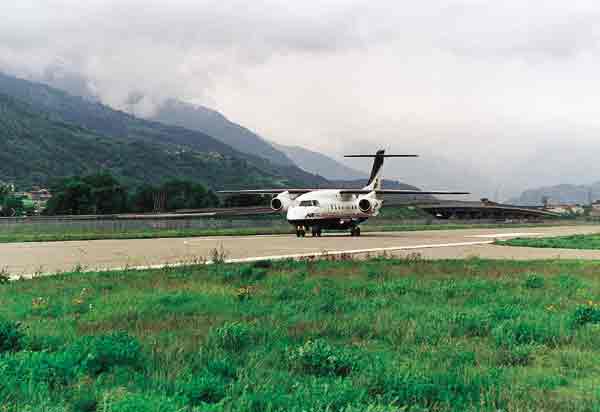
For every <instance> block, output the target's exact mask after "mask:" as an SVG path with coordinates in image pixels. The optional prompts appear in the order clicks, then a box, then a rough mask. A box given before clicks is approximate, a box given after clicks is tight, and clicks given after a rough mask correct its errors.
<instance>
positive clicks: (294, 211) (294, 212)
mask: <svg viewBox="0 0 600 412" xmlns="http://www.w3.org/2000/svg"><path fill="white" fill-rule="evenodd" d="M299 212H300V210H298V208H297V207H290V208H289V209H288V212H287V220H298V219H300V218H301V216H300V213H299Z"/></svg>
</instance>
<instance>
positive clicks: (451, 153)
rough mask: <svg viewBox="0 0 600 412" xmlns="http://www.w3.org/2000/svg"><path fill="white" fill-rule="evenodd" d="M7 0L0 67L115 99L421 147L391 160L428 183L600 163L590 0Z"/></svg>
mask: <svg viewBox="0 0 600 412" xmlns="http://www.w3.org/2000/svg"><path fill="white" fill-rule="evenodd" d="M5 3H7V4H3V5H2V23H1V24H0V70H4V71H8V72H10V73H13V74H19V75H21V76H26V77H30V78H36V77H41V76H43V75H44V72H45V71H46V70H47V69H48V68H49V67H56V66H60V67H62V68H63V70H66V71H72V72H73V73H79V74H81V75H83V76H84V77H85V78H86V79H89V82H90V83H89V86H90V87H91V88H93V90H94V92H95V93H97V95H98V96H100V98H101V99H102V100H103V101H104V102H105V103H107V104H110V105H113V106H115V107H118V108H124V107H125V104H126V101H127V99H128V97H129V96H130V95H131V93H132V92H139V93H140V94H143V95H144V96H145V97H144V99H143V100H142V101H141V102H140V105H139V109H138V110H139V111H140V113H144V114H151V113H152V110H153V109H154V108H155V107H156V104H158V103H160V102H161V101H162V100H163V99H165V98H168V97H177V98H180V99H183V100H187V101H192V102H196V103H200V104H204V105H206V106H209V107H212V108H215V109H217V110H219V111H221V112H223V113H224V114H225V115H227V116H228V117H229V118H230V119H232V120H234V121H236V122H238V123H241V124H243V125H245V126H247V127H249V128H251V129H253V130H255V131H256V132H258V133H259V134H261V135H262V136H264V137H266V138H268V139H271V140H274V141H277V142H279V143H284V144H290V143H296V144H300V145H303V146H305V147H307V148H310V149H314V150H321V151H323V152H326V153H328V154H341V153H343V152H347V151H352V152H355V151H360V150H363V151H373V150H375V149H376V148H378V147H380V146H382V147H387V148H388V150H389V151H392V152H399V153H413V152H416V153H422V154H423V159H422V160H416V161H415V162H421V163H420V165H421V166H420V168H421V169H419V168H418V167H413V165H414V163H403V164H402V165H397V166H394V167H389V169H388V170H389V173H390V174H391V176H390V177H395V178H399V179H404V180H406V179H411V181H410V182H409V183H415V184H421V185H424V186H428V187H430V188H434V187H431V186H434V185H435V186H438V187H435V188H439V186H440V185H445V186H448V185H453V187H448V188H449V189H450V188H451V189H472V188H471V187H469V186H470V183H471V182H470V181H464V179H470V180H472V181H473V183H472V185H473V186H474V187H476V191H477V192H478V193H482V194H487V195H493V194H494V193H495V192H497V191H500V192H501V196H508V195H510V194H513V193H515V192H518V191H520V190H522V189H525V188H527V187H533V186H538V185H542V184H555V183H561V182H563V183H589V182H593V181H597V180H600V161H598V160H597V156H596V153H600V134H599V131H600V116H599V115H598V113H599V111H600V75H599V73H600V53H599V47H600V42H599V40H600V2H598V1H568V2H566V1H564V0H560V1H559V0H539V1H533V0H532V1H523V0H503V1H497V0H496V1H478V0H463V1H429V0H421V1H418V2H415V1H398V0H380V1H372V0H371V1H369V0H364V1H362V0H360V1H359V0H357V1H350V0H348V1H342V0H331V1H311V0H304V1H302V2H292V1H260V0H254V1H248V0H244V1H227V0H214V1H202V0H193V1H192V0H190V1H183V0H169V1H165V0H161V1H156V0H118V1H117V0H85V1H81V0H18V1H8V2H5ZM424 167H425V168H429V169H431V168H433V167H439V169H438V170H437V171H438V172H439V175H440V180H439V185H436V183H437V182H436V180H435V175H436V173H435V171H433V172H431V170H429V173H428V174H429V175H431V176H428V177H426V176H425V175H426V173H425V172H424V170H423V168H424ZM476 180H477V181H478V182H477V183H475V181H476ZM485 187H488V188H489V190H488V192H487V193H483V192H484V188H485Z"/></svg>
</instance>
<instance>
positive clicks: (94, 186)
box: [46, 173, 127, 215]
mask: <svg viewBox="0 0 600 412" xmlns="http://www.w3.org/2000/svg"><path fill="white" fill-rule="evenodd" d="M52 193H53V196H52V198H51V199H50V200H49V201H48V204H47V207H46V214H48V215H59V214H68V215H84V214H110V213H122V212H126V211H127V190H126V189H125V188H124V187H123V186H121V184H120V183H119V182H118V181H117V180H116V179H115V178H114V177H113V176H111V175H110V174H106V173H101V174H95V175H90V176H86V177H83V178H81V177H71V178H67V179H63V180H61V181H59V182H58V183H57V184H56V185H55V186H54V187H53V188H52Z"/></svg>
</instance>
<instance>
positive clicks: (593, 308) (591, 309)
mask: <svg viewBox="0 0 600 412" xmlns="http://www.w3.org/2000/svg"><path fill="white" fill-rule="evenodd" d="M573 323H574V324H575V325H576V326H582V325H585V324H587V323H600V304H598V303H596V304H594V303H593V302H589V303H588V304H587V305H579V306H577V308H576V309H575V312H574V313H573Z"/></svg>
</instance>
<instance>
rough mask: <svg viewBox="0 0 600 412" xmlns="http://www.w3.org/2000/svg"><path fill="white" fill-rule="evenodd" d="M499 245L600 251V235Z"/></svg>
mask: <svg viewBox="0 0 600 412" xmlns="http://www.w3.org/2000/svg"><path fill="white" fill-rule="evenodd" d="M498 244H501V245H508V246H527V247H539V248H560V249H592V250H599V249H600V234H593V235H572V236H559V237H547V238H516V239H510V240H506V241H499V242H498Z"/></svg>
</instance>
